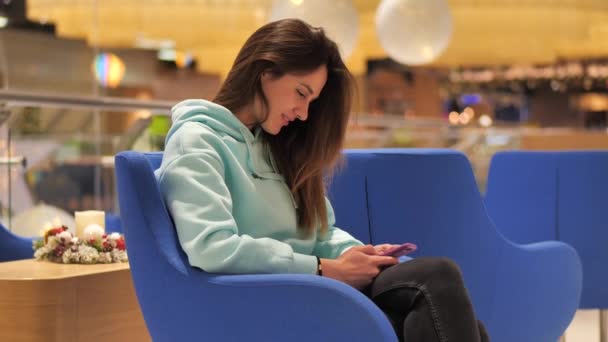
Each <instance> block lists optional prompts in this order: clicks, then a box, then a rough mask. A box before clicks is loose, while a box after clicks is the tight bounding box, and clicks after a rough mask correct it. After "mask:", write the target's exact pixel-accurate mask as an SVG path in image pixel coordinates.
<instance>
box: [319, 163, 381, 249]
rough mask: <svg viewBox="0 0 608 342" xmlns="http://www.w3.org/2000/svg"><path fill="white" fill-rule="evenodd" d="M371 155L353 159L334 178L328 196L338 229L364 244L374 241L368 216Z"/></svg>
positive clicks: (331, 180)
mask: <svg viewBox="0 0 608 342" xmlns="http://www.w3.org/2000/svg"><path fill="white" fill-rule="evenodd" d="M370 160H371V156H370V155H367V154H357V155H352V156H349V158H348V160H344V164H343V165H342V166H341V167H340V168H339V170H338V171H337V172H336V173H335V174H334V175H333V177H332V178H331V179H330V181H329V183H330V186H329V189H328V197H329V199H330V201H331V204H332V207H333V208H334V213H335V215H336V227H339V228H341V229H343V230H346V231H347V232H349V233H350V234H351V235H352V236H354V237H355V238H357V239H359V240H360V241H361V242H363V243H365V244H368V243H370V241H371V238H370V231H369V216H368V214H367V183H366V179H365V178H366V175H365V167H366V164H367V163H369V161H370Z"/></svg>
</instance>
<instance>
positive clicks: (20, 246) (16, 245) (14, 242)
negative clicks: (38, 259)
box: [0, 224, 34, 262]
mask: <svg viewBox="0 0 608 342" xmlns="http://www.w3.org/2000/svg"><path fill="white" fill-rule="evenodd" d="M33 240H34V238H25V237H21V236H17V235H15V234H13V233H11V232H10V231H9V230H8V229H6V228H5V227H4V226H3V225H1V224H0V262H3V261H13V260H21V259H30V258H33V257H34V249H33V248H32V242H33Z"/></svg>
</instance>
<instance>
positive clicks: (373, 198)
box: [334, 149, 581, 342]
mask: <svg viewBox="0 0 608 342" xmlns="http://www.w3.org/2000/svg"><path fill="white" fill-rule="evenodd" d="M360 154H366V155H367V158H368V162H367V163H366V166H365V168H366V169H365V174H366V184H367V185H366V188H367V196H368V207H369V220H370V229H371V242H372V243H374V244H379V243H387V242H390V243H402V242H414V243H416V244H418V246H419V250H418V251H417V252H416V253H415V254H414V256H447V257H450V258H452V259H453V260H454V261H456V262H457V263H458V264H459V266H460V267H461V269H462V272H463V275H464V278H465V283H466V285H467V287H468V290H469V293H470V294H471V297H472V300H473V304H474V306H475V310H476V313H477V315H478V317H479V318H480V319H481V320H482V321H483V322H484V323H485V324H486V326H487V328H488V331H489V333H490V335H491V338H492V341H495V342H496V341H498V342H501V341H505V342H506V341H518V342H526V341H530V342H543V341H547V342H549V341H551V342H554V341H556V340H557V339H558V338H559V336H560V335H561V334H562V333H563V331H564V330H565V329H566V327H567V326H568V324H569V322H570V321H571V319H572V317H573V315H574V312H575V311H576V308H577V305H578V301H579V297H580V291H581V266H580V262H579V258H578V256H577V254H576V251H575V250H574V249H573V248H571V247H570V246H568V245H566V244H564V243H561V242H555V241H552V242H543V243H537V244H533V245H525V246H522V245H516V244H514V243H512V242H510V241H508V240H506V239H504V238H503V237H502V236H501V235H500V234H499V233H498V232H497V231H496V229H495V227H494V225H493V224H492V222H491V220H490V219H489V217H488V215H487V213H486V210H485V207H484V204H483V202H482V198H481V196H480V193H479V190H478V188H477V185H476V183H475V179H474V176H473V171H472V169H471V166H470V163H469V161H468V160H467V158H466V157H465V156H464V155H463V154H461V153H459V152H456V151H452V150H441V149H431V150H427V149H384V150H359V151H357V150H353V151H348V152H346V157H347V160H348V161H350V160H351V159H357V158H359V155H360ZM334 205H336V206H339V205H342V204H340V203H335V204H334ZM344 228H346V227H344Z"/></svg>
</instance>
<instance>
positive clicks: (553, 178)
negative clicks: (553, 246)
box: [485, 152, 559, 243]
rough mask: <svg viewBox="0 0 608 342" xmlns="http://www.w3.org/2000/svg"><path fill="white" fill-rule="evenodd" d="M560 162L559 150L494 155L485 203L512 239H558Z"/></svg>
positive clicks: (493, 218) (531, 240) (530, 240)
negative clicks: (554, 151)
mask: <svg viewBox="0 0 608 342" xmlns="http://www.w3.org/2000/svg"><path fill="white" fill-rule="evenodd" d="M557 164H558V158H557V154H556V153H542V152H528V153H526V154H518V155H516V154H511V153H503V152H499V153H496V154H495V155H494V157H493V158H492V161H491V163H490V173H489V175H488V182H487V184H488V186H487V191H486V195H485V204H486V208H487V210H488V214H489V215H490V217H491V218H492V220H494V222H496V223H499V224H498V227H497V228H498V230H499V231H502V229H508V232H507V231H504V233H505V235H506V237H507V238H508V239H510V240H511V241H514V242H517V243H531V242H538V241H547V240H557V217H558V212H557V203H558V198H557V195H558V194H557V185H558V181H559V178H558V172H557V169H558V167H557ZM495 194H497V195H495Z"/></svg>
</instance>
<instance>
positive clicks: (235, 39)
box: [27, 0, 608, 75]
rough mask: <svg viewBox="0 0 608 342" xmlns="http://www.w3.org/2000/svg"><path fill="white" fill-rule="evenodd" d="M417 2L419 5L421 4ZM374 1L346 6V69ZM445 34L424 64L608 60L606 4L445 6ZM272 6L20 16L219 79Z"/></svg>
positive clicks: (86, 6) (197, 3)
mask: <svg viewBox="0 0 608 342" xmlns="http://www.w3.org/2000/svg"><path fill="white" fill-rule="evenodd" d="M421 1H424V0H421ZM379 2H380V1H378V0H353V4H354V5H355V7H356V8H357V10H358V12H359V16H360V17H359V19H360V21H359V24H360V30H359V39H358V43H357V47H356V48H355V51H354V52H353V54H352V55H351V56H350V57H349V58H348V60H347V64H348V65H349V67H350V68H351V70H352V71H353V72H354V73H356V74H360V73H363V72H365V68H366V59H367V58H370V57H372V58H378V57H385V56H386V54H385V52H384V50H383V49H382V47H381V46H380V44H379V41H378V39H377V38H376V32H375V26H374V16H375V11H376V8H377V6H378V4H379ZM448 3H449V5H450V8H451V11H452V16H453V22H454V27H453V34H452V39H451V41H450V44H449V46H448V48H447V49H446V51H444V53H443V54H442V56H441V57H440V58H439V59H438V60H436V61H435V62H434V63H433V64H432V65H435V66H471V65H497V64H532V63H550V62H553V61H555V60H556V59H560V58H565V59H576V58H594V57H604V56H608V39H607V38H608V1H607V0H448ZM271 6H272V0H28V2H27V17H28V18H29V19H30V20H36V21H40V22H53V23H55V24H56V28H57V34H58V35H59V36H60V37H67V38H79V39H86V40H87V41H88V42H89V44H91V45H93V46H99V47H101V48H104V47H134V46H135V45H136V42H137V41H139V42H140V43H141V42H145V41H147V40H155V41H158V40H163V39H169V40H173V41H174V42H175V47H176V49H178V50H181V51H184V52H190V53H192V54H193V55H194V57H195V58H196V59H197V61H198V68H199V70H200V71H203V72H211V73H219V74H220V75H225V74H226V73H227V71H228V70H229V68H230V66H231V64H232V61H233V60H234V58H235V56H236V53H237V52H238V49H239V48H240V46H241V45H242V44H243V43H244V41H245V40H246V38H247V37H248V36H249V35H250V34H251V33H252V32H253V31H254V30H255V29H256V28H257V27H259V26H261V25H263V24H264V23H265V20H266V17H267V16H268V13H269V9H270V7H271Z"/></svg>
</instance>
